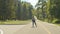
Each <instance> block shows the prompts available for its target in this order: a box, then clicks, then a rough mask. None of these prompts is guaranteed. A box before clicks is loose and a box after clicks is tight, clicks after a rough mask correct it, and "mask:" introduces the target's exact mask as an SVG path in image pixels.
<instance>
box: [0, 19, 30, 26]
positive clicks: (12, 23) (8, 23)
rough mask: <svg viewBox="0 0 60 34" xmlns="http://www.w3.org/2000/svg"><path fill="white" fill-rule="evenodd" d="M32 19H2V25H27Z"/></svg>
mask: <svg viewBox="0 0 60 34" xmlns="http://www.w3.org/2000/svg"><path fill="white" fill-rule="evenodd" d="M30 22H31V20H16V21H15V20H7V21H0V25H25V24H28V23H30Z"/></svg>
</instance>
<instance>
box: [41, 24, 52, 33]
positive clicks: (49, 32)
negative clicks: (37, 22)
mask: <svg viewBox="0 0 60 34" xmlns="http://www.w3.org/2000/svg"><path fill="white" fill-rule="evenodd" d="M41 26H42V27H43V28H44V30H45V31H47V32H48V34H51V32H50V31H49V30H48V29H47V28H46V27H45V26H43V25H42V24H41Z"/></svg>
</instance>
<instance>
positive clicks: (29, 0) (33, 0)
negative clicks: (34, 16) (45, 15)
mask: <svg viewBox="0 0 60 34" xmlns="http://www.w3.org/2000/svg"><path fill="white" fill-rule="evenodd" d="M21 1H26V2H29V3H31V5H33V7H35V5H36V3H37V2H38V0H21Z"/></svg>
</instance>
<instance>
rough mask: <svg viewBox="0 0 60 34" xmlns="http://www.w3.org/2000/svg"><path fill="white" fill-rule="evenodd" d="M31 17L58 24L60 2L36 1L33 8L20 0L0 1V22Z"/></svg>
mask: <svg viewBox="0 0 60 34" xmlns="http://www.w3.org/2000/svg"><path fill="white" fill-rule="evenodd" d="M33 15H34V16H36V17H37V18H38V19H39V20H42V21H46V22H49V23H57V24H60V0H58V1H57V0H38V3H36V5H35V8H33V6H32V5H31V3H28V2H22V1H21V0H20V1H18V0H0V21H6V20H29V19H31V18H32V16H33Z"/></svg>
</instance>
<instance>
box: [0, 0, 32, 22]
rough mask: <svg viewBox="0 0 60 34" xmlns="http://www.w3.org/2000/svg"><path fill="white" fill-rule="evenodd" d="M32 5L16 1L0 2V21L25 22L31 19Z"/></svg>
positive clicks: (4, 0) (2, 0) (5, 0)
mask: <svg viewBox="0 0 60 34" xmlns="http://www.w3.org/2000/svg"><path fill="white" fill-rule="evenodd" d="M32 9H33V7H32V5H31V4H30V3H28V2H21V1H18V0H0V20H4V21H5V20H16V19H17V20H26V19H31V18H32Z"/></svg>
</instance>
